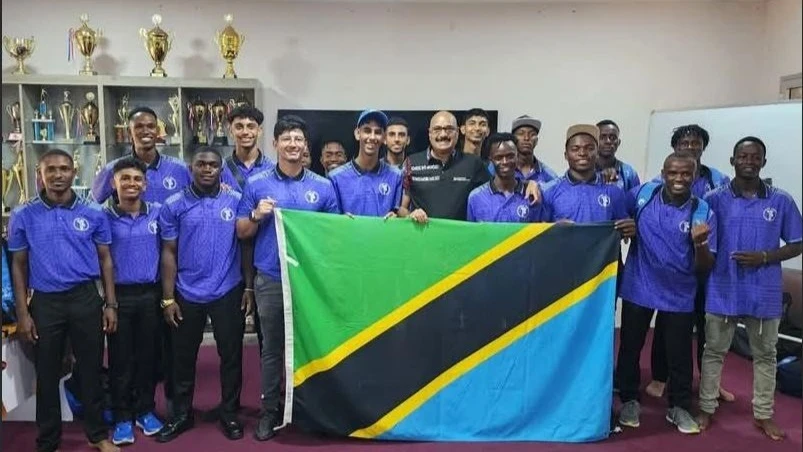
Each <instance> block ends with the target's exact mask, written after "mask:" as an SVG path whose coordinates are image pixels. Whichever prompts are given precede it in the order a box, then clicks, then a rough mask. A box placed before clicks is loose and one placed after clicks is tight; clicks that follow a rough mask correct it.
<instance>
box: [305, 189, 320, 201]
mask: <svg viewBox="0 0 803 452" xmlns="http://www.w3.org/2000/svg"><path fill="white" fill-rule="evenodd" d="M304 199H306V200H307V202H308V203H310V204H315V203H316V202H318V199H319V196H318V192H317V191H315V190H307V192H306V193H304Z"/></svg>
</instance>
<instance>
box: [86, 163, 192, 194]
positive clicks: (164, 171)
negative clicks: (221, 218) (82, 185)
mask: <svg viewBox="0 0 803 452" xmlns="http://www.w3.org/2000/svg"><path fill="white" fill-rule="evenodd" d="M132 156H133V157H134V158H138V157H137V154H136V153H134V152H132V153H131V155H126V156H123V157H120V158H118V159H115V160H112V161H111V162H109V163H108V164H107V165H106V166H105V167H104V168H103V169H102V170H101V171H100V173H98V175H97V176H95V181H94V182H92V197H93V198H94V199H95V201H97V202H99V203H103V202H105V201H106V200H107V199H109V197H110V196H111V195H112V193H113V192H114V189H113V188H112V180H113V179H114V164H115V163H117V161H119V160H120V159H123V158H128V157H132ZM145 179H146V180H147V182H148V187H147V188H146V189H145V192H144V193H142V200H143V201H146V202H157V203H160V204H164V202H165V200H167V198H169V197H170V196H171V195H173V194H175V193H178V192H180V191H181V190H183V189H184V187H186V186H187V185H189V184H190V182H191V181H192V178H191V177H190V170H189V168H188V167H187V164H186V163H184V162H182V161H181V160H179V159H177V158H175V157H171V156H169V155H164V154H160V153H158V152H157V153H156V158H155V159H154V160H153V161H152V162H151V163H150V165H148V169H147V171H146V172H145Z"/></svg>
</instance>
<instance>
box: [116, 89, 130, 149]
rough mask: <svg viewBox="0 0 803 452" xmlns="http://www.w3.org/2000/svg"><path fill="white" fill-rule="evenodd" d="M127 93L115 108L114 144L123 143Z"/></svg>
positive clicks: (126, 118)
mask: <svg viewBox="0 0 803 452" xmlns="http://www.w3.org/2000/svg"><path fill="white" fill-rule="evenodd" d="M127 122H128V93H126V94H123V98H122V99H120V106H119V107H117V124H115V125H114V141H115V142H116V143H125V142H126V136H125V131H126V129H127V128H128V125H127Z"/></svg>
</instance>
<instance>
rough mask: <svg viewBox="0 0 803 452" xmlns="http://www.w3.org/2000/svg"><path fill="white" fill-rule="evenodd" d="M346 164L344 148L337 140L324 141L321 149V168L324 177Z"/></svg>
mask: <svg viewBox="0 0 803 452" xmlns="http://www.w3.org/2000/svg"><path fill="white" fill-rule="evenodd" d="M344 163H346V147H345V146H343V143H341V142H339V141H337V140H327V141H324V143H323V147H322V148H321V166H323V171H324V176H328V175H329V171H332V170H333V169H335V168H337V167H338V166H340V165H342V164H344Z"/></svg>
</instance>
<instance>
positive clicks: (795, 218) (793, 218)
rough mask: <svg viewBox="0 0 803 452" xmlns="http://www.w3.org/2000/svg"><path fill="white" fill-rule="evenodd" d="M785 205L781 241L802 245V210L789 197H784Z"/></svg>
mask: <svg viewBox="0 0 803 452" xmlns="http://www.w3.org/2000/svg"><path fill="white" fill-rule="evenodd" d="M783 204H784V205H783V212H782V213H783V218H782V219H781V221H783V223H782V224H781V239H783V241H784V242H785V243H800V241H801V240H803V218H801V216H800V209H798V207H797V204H795V201H794V200H792V199H791V198H790V197H789V196H784V200H783Z"/></svg>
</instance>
